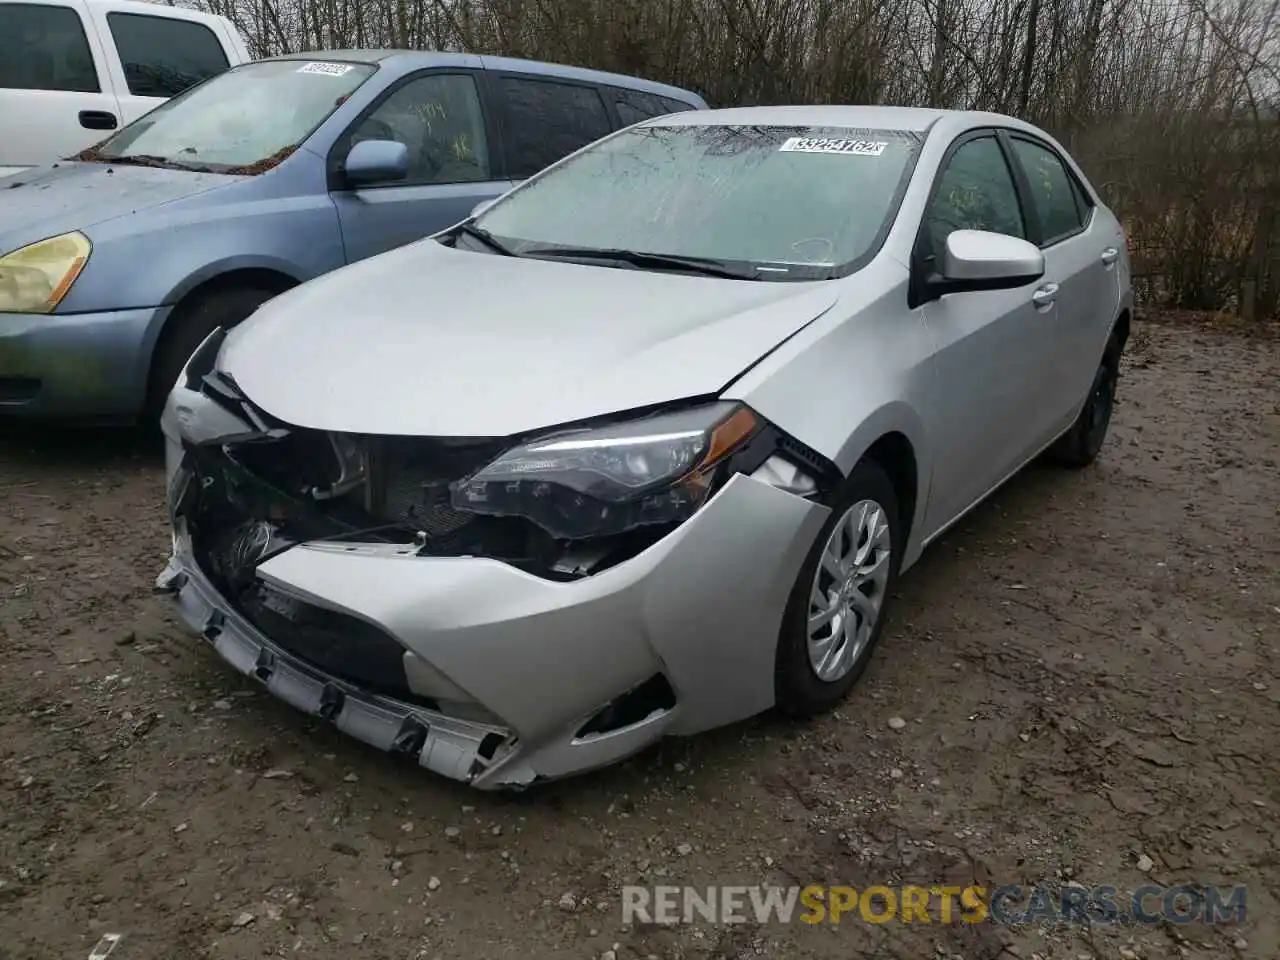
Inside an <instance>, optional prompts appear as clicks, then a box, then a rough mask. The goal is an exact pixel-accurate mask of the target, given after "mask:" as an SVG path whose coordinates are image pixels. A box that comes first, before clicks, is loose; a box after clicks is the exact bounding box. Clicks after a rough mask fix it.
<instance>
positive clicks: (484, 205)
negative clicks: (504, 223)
mask: <svg viewBox="0 0 1280 960" xmlns="http://www.w3.org/2000/svg"><path fill="white" fill-rule="evenodd" d="M497 202H498V198H497V197H493V198H491V199H489V200H481V201H480V202H479V203H477V204H476V205H475V206H474V207H472V208H471V217H472V219H475V218H476V217H478V216H480V214H482V213H484V212H485V211H486V210H488V209H489V208H490V207H492V206H493V205H494V204H495V203H497Z"/></svg>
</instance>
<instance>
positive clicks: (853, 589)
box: [807, 500, 892, 683]
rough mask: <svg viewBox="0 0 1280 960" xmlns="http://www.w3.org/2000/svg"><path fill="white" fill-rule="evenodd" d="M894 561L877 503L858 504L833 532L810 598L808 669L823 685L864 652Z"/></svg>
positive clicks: (836, 678) (885, 527) (824, 549)
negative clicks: (891, 564)
mask: <svg viewBox="0 0 1280 960" xmlns="http://www.w3.org/2000/svg"><path fill="white" fill-rule="evenodd" d="M891 556H892V535H891V534H890V531H889V521H888V519H887V518H886V517H885V512H884V508H883V507H881V506H880V504H878V503H876V502H875V501H874V500H859V501H858V502H857V503H855V504H854V505H853V506H851V507H850V508H849V509H848V510H846V511H845V513H844V515H843V516H841V518H840V520H839V522H838V523H836V525H835V526H834V527H833V528H832V530H831V534H830V536H828V538H827V542H826V545H825V546H824V547H823V549H822V556H821V560H820V562H819V563H818V569H817V571H816V572H815V573H814V576H813V587H812V589H811V590H810V593H809V612H808V635H807V638H808V650H809V665H810V666H811V667H812V668H813V672H814V674H815V675H816V676H817V678H818V679H819V680H822V681H824V682H827V683H834V682H835V681H837V680H839V679H840V678H841V677H843V676H845V675H846V674H848V672H849V671H850V670H851V669H853V666H854V664H855V663H857V661H858V657H859V655H860V654H861V653H862V651H863V650H864V649H866V646H867V642H868V641H869V640H870V639H871V634H872V632H873V631H874V630H875V626H876V621H877V620H878V619H879V616H880V609H881V607H882V606H883V602H884V595H885V590H886V588H887V586H888V582H889V570H890V557H891Z"/></svg>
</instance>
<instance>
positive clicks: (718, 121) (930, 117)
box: [647, 104, 1034, 134]
mask: <svg viewBox="0 0 1280 960" xmlns="http://www.w3.org/2000/svg"><path fill="white" fill-rule="evenodd" d="M647 122H648V123H649V124H651V125H653V124H658V125H661V124H671V123H679V124H689V125H703V124H715V125H724V126H728V125H737V124H743V125H752V124H758V125H761V126H797V127H850V128H854V129H865V130H904V131H907V132H910V133H921V134H923V133H927V132H928V131H929V130H930V129H932V128H933V127H934V125H935V124H938V123H939V122H942V123H944V124H945V125H946V126H947V127H948V128H950V129H953V130H958V129H964V128H965V127H979V126H1009V127H1019V128H1022V129H1027V130H1032V129H1034V128H1033V127H1030V126H1029V125H1028V124H1025V123H1023V122H1022V121H1020V120H1017V119H1016V118H1014V117H1008V116H1005V115H1003V114H999V113H982V112H979V111H974V110H934V109H930V108H926V107H888V106H854V105H850V106H842V105H835V104H830V105H827V104H823V105H812V106H777V107H727V108H724V109H720V110H704V111H700V112H698V113H688V114H677V115H676V116H674V117H658V118H654V119H653V120H650V121H647Z"/></svg>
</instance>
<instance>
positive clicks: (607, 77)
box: [269, 49, 706, 106]
mask: <svg viewBox="0 0 1280 960" xmlns="http://www.w3.org/2000/svg"><path fill="white" fill-rule="evenodd" d="M269 59H272V60H336V61H339V62H342V63H376V64H379V65H385V66H386V67H389V68H392V67H393V68H394V69H396V70H397V71H398V72H401V73H408V72H410V71H412V70H421V69H424V68H427V67H462V66H470V67H479V68H483V69H485V70H514V71H521V72H525V73H533V74H539V75H541V76H545V77H558V78H561V79H564V80H578V81H580V82H583V83H598V84H607V85H609V86H615V87H626V88H628V89H631V90H642V91H647V92H649V93H654V94H657V95H658V96H664V97H671V98H674V99H677V100H681V101H685V102H689V103H690V104H691V106H705V104H706V101H705V100H703V99H702V97H700V96H698V94H696V93H694V92H693V91H691V90H685V89H682V88H680V87H673V86H671V85H670V84H666V83H657V82H656V81H653V80H645V79H643V78H641V77H631V76H626V75H624V74H620V73H606V72H604V71H601V70H588V69H586V68H584V67H571V66H568V65H566V64H562V63H548V62H546V61H542V60H520V59H517V58H515V57H491V56H475V55H473V54H466V53H447V52H443V51H436V50H383V49H379V50H354V49H347V50H310V51H304V52H302V53H287V54H283V55H281V56H278V57H271V58H269Z"/></svg>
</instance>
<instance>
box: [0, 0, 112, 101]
mask: <svg viewBox="0 0 1280 960" xmlns="http://www.w3.org/2000/svg"><path fill="white" fill-rule="evenodd" d="M0 87H2V88H8V89H10V90H69V91H72V92H75V93H98V92H100V91H101V89H102V88H101V87H99V86H98V70H97V68H96V67H95V66H94V65H93V54H92V53H91V52H90V51H89V41H88V40H87V39H86V38H85V35H84V25H83V24H82V23H81V22H80V15H79V14H78V13H76V11H75V10H72V9H71V8H70V7H39V6H36V5H34V4H26V3H4V4H0Z"/></svg>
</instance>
